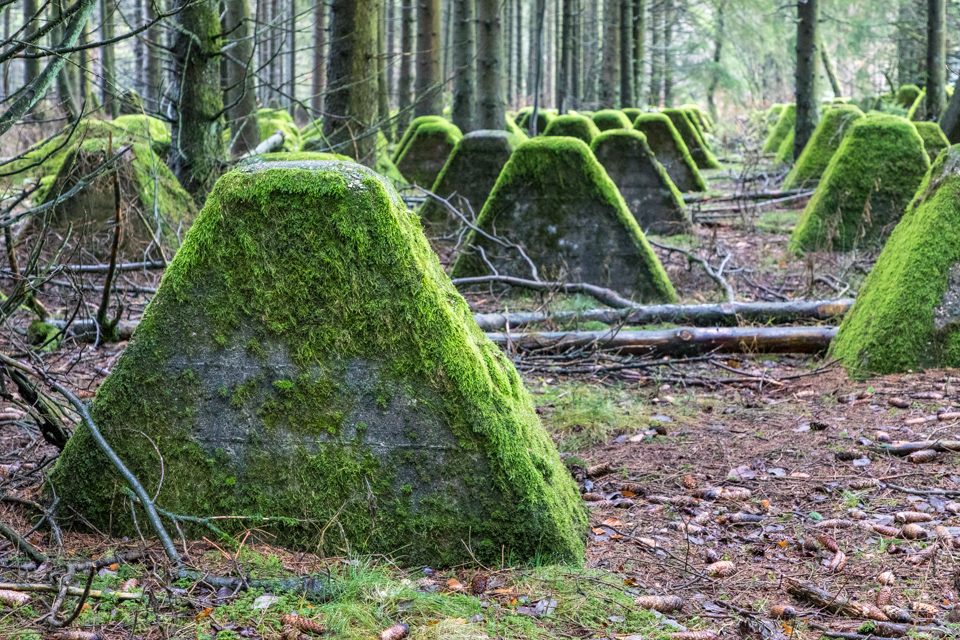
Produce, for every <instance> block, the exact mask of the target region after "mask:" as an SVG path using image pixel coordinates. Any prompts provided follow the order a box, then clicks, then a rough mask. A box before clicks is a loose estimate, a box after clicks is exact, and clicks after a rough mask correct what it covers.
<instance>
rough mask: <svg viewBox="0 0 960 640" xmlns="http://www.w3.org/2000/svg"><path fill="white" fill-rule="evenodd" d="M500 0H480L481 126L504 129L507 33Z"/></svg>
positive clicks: (479, 86) (479, 120)
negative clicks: (503, 25)
mask: <svg viewBox="0 0 960 640" xmlns="http://www.w3.org/2000/svg"><path fill="white" fill-rule="evenodd" d="M498 8H499V2H498V0H477V69H478V83H477V94H478V98H479V104H478V108H477V126H478V127H479V128H481V129H503V128H505V127H506V119H505V118H506V116H505V113H504V103H503V35H502V30H501V24H500V13H499V11H498Z"/></svg>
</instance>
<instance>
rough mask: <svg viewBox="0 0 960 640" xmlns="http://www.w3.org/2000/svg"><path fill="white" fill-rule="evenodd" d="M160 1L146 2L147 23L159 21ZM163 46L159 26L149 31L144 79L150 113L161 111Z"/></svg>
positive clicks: (146, 106) (149, 0)
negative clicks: (158, 5)
mask: <svg viewBox="0 0 960 640" xmlns="http://www.w3.org/2000/svg"><path fill="white" fill-rule="evenodd" d="M158 1H159V0H144V2H146V3H147V21H148V22H152V21H154V20H156V19H157V5H156V3H157V2H158ZM162 44H163V31H162V30H161V28H160V26H159V25H154V26H153V27H151V28H149V29H147V34H146V43H145V47H144V48H145V54H146V59H147V60H146V64H145V65H144V78H143V103H144V107H145V108H146V110H147V112H148V113H158V112H159V111H160V90H161V87H162V84H163V72H162V71H161V68H160V55H161V51H162V50H161V49H160V47H161V46H162Z"/></svg>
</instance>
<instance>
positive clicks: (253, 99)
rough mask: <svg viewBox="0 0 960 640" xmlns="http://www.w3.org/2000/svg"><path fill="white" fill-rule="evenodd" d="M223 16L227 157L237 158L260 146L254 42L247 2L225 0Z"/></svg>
mask: <svg viewBox="0 0 960 640" xmlns="http://www.w3.org/2000/svg"><path fill="white" fill-rule="evenodd" d="M224 9H225V10H224V13H223V33H225V34H226V41H225V43H224V44H228V45H230V48H229V50H228V51H226V52H225V55H224V56H223V60H224V64H225V65H226V77H227V82H226V92H225V95H224V100H225V102H226V107H227V125H228V126H229V127H230V135H231V140H232V143H231V146H230V154H231V155H232V156H233V157H234V158H236V157H238V156H241V155H243V154H244V153H246V152H248V151H250V150H251V149H253V148H255V147H256V146H257V145H258V144H260V127H259V126H257V95H256V89H255V86H254V76H253V68H252V67H253V64H254V60H253V41H252V39H251V35H252V31H253V30H252V29H251V24H250V5H249V4H248V3H247V0H225V2H224Z"/></svg>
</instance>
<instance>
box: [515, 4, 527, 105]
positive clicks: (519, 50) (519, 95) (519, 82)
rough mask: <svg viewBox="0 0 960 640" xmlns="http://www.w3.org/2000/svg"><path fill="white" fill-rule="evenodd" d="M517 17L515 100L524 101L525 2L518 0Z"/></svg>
mask: <svg viewBox="0 0 960 640" xmlns="http://www.w3.org/2000/svg"><path fill="white" fill-rule="evenodd" d="M514 13H515V14H516V17H515V18H514V20H515V21H516V31H515V32H514V33H515V36H514V37H515V39H516V42H517V75H516V76H515V78H514V79H515V81H516V83H517V84H516V90H515V91H514V93H513V95H514V98H515V99H516V100H518V101H522V100H523V61H524V58H525V56H524V55H523V0H517V5H516V11H515V12H514Z"/></svg>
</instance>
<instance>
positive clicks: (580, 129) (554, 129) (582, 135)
mask: <svg viewBox="0 0 960 640" xmlns="http://www.w3.org/2000/svg"><path fill="white" fill-rule="evenodd" d="M543 135H545V136H569V137H571V138H577V139H579V140H583V141H584V142H585V143H587V144H590V143H591V142H593V139H594V138H596V137H597V136H598V135H600V129H598V128H597V125H595V124H594V123H593V120H591V119H590V118H585V117H584V116H574V115H565V116H557V117H556V118H554V119H553V121H552V122H550V125H549V126H548V127H547V130H546V131H544V132H543Z"/></svg>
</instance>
